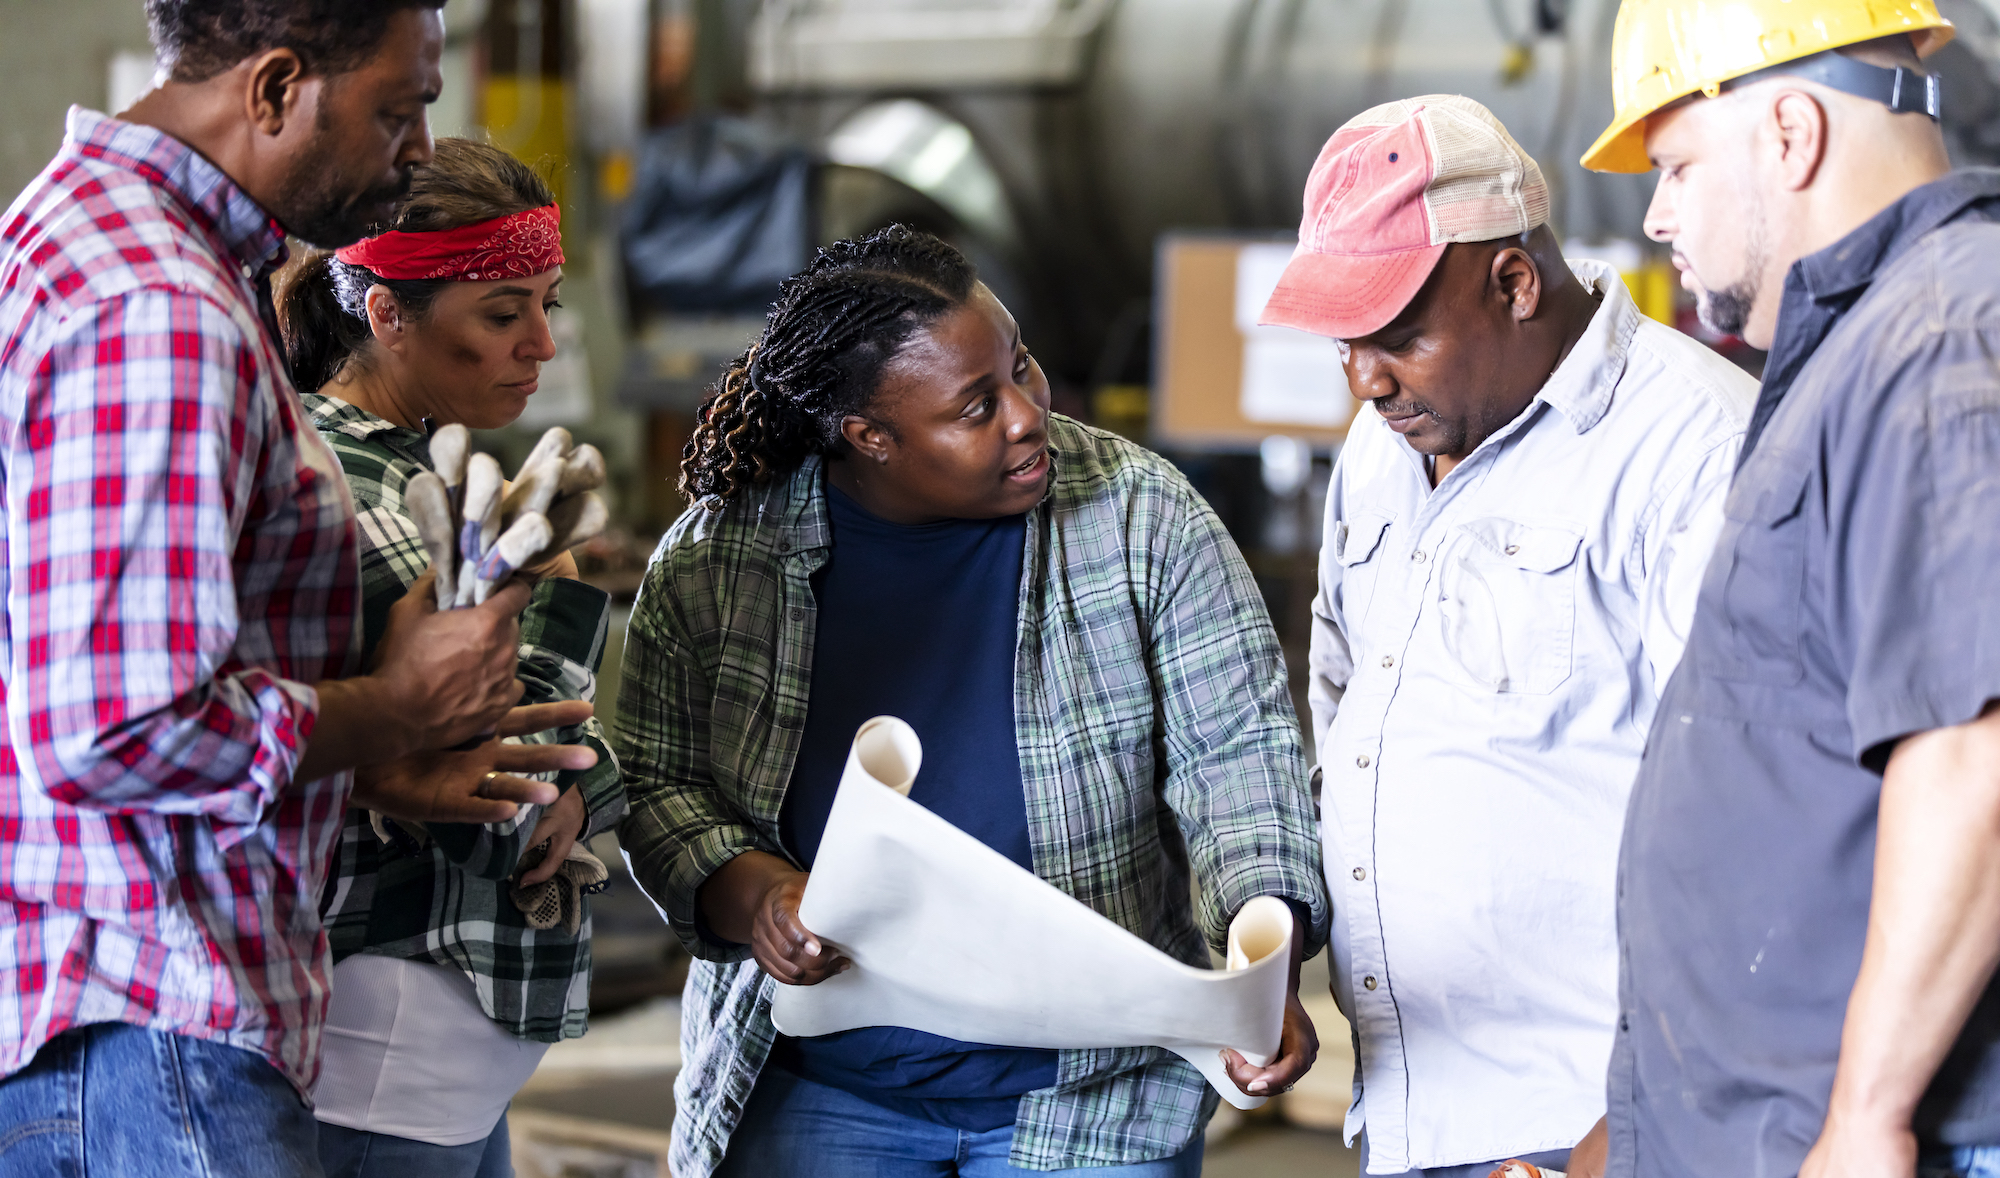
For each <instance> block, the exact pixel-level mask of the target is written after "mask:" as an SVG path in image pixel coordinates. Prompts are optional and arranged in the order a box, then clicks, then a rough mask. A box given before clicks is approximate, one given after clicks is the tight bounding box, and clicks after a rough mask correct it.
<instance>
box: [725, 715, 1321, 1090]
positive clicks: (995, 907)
mask: <svg viewBox="0 0 2000 1178" xmlns="http://www.w3.org/2000/svg"><path fill="white" fill-rule="evenodd" d="M922 758H923V750H922V747H921V745H920V743H919V742H918V740H917V735H916V733H915V732H914V731H912V730H911V728H910V726H909V725H907V724H905V723H903V722H902V721H901V720H896V719H893V718H890V717H877V718H876V719H873V720H870V721H869V722H868V723H866V724H864V725H862V727H861V730H860V732H859V733H858V734H856V736H855V740H854V746H853V749H852V751H851V752H850V753H849V755H848V762H847V771H846V773H845V775H844V776H843V777H842V778H841V782H840V789H839V792H838V794H837V795H836V796H835V799H834V804H833V812H832V814H831V815H830V816H829V817H828V819H827V824H826V833H825V835H824V836H823V837H822V839H821V842H820V850H819V857H818V860H817V861H816V862H815V863H814V864H813V871H812V875H811V877H810V879H809V882H808V883H807V884H806V887H805V895H804V899H803V901H802V902H801V903H800V905H799V910H798V912H799V918H800V920H801V922H802V923H803V926H804V928H806V929H810V930H812V933H813V934H814V935H816V936H818V937H819V938H820V939H822V940H824V941H826V942H828V943H829V947H831V946H835V945H837V946H838V947H839V949H840V950H841V951H842V952H844V953H845V954H846V956H847V957H848V958H850V959H851V960H852V961H853V964H854V968H853V969H850V970H848V971H846V972H844V973H841V974H839V975H837V976H833V977H829V978H827V979H826V980H824V981H822V982H820V983H819V984H817V985H813V986H803V987H802V986H780V987H779V989H778V993H777V997H776V999H775V1000H774V1001H773V1003H772V1007H771V1018H772V1021H773V1022H774V1023H775V1024H776V1025H777V1027H778V1029H779V1030H780V1031H783V1032H784V1033H786V1034H788V1035H800V1036H811V1035H826V1034H832V1033H833V1032H835V1031H844V1030H849V1029H852V1028H854V1027H868V1026H902V1027H910V1028H913V1029H915V1030H920V1031H926V1032H929V1033H931V1034H934V1035H943V1036H946V1037H948V1038H952V1039H960V1040H965V1041H968V1042H974V1043H992V1044H996V1045H999V1046H1005V1047H1046V1048H1096V1047H1135V1046H1147V1045H1153V1046H1160V1047H1164V1048H1166V1049H1168V1050H1170V1051H1173V1052H1175V1053H1176V1054H1178V1055H1180V1056H1181V1057H1182V1058H1184V1059H1186V1060H1187V1061H1188V1062H1189V1063H1191V1064H1193V1065H1194V1066H1195V1067H1196V1068H1197V1069H1199V1070H1200V1071H1201V1073H1202V1075H1203V1076H1205V1077H1206V1078H1207V1079H1208V1081H1209V1083H1211V1084H1212V1085H1214V1086H1215V1089H1216V1091H1218V1092H1220V1093H1221V1094H1222V1095H1223V1098H1224V1099H1226V1100H1228V1101H1229V1102H1230V1103H1231V1104H1233V1105H1236V1106H1237V1107H1238V1108H1254V1107H1256V1106H1257V1105H1259V1104H1262V1103H1263V1100H1264V1098H1263V1097H1261V1096H1247V1095H1245V1094H1244V1093H1243V1092H1242V1091H1240V1090H1239V1089H1238V1088H1237V1086H1236V1084H1235V1083H1233V1082H1232V1081H1231V1079H1230V1076H1229V1074H1228V1072H1227V1070H1226V1069H1225V1067H1224V1062H1223V1059H1222V1058H1221V1054H1220V1053H1221V1052H1222V1051H1223V1050H1224V1049H1230V1050H1233V1051H1235V1052H1236V1053H1238V1054H1240V1055H1241V1056H1242V1057H1243V1059H1244V1060H1246V1061H1248V1062H1249V1063H1250V1064H1253V1065H1256V1066H1258V1067H1262V1066H1263V1065H1265V1064H1267V1063H1270V1062H1271V1060H1272V1058H1273V1056H1275V1055H1277V1054H1278V1052H1279V1050H1280V1043H1281V1032H1282V1029H1283V1025H1284V1022H1285V1008H1286V997H1287V993H1288V991H1289V989H1290V966H1291V952H1290V950H1291V945H1292V935H1293V929H1292V924H1293V921H1292V911H1291V908H1290V907H1289V906H1288V905H1286V904H1285V902H1284V901H1282V900H1278V899H1275V898H1273V897H1269V896H1265V897H1259V898H1258V899H1255V900H1252V901H1250V902H1249V903H1248V904H1246V905H1244V906H1243V909H1242V911H1241V912H1239V913H1238V914H1237V916H1236V919H1235V921H1234V922H1232V923H1231V925H1230V929H1229V950H1230V952H1229V960H1230V968H1229V969H1227V970H1210V969H1199V968H1196V967H1194V966H1191V965H1187V964H1185V963H1183V962H1179V961H1175V960H1174V959H1172V958H1170V957H1168V956H1167V955H1166V954H1164V953H1162V952H1160V951H1159V950H1158V949H1155V948H1153V947H1152V946H1151V945H1148V944H1147V943H1146V942H1144V941H1142V940H1140V939H1139V938H1138V937H1136V936H1133V935H1132V934H1131V933H1129V932H1127V931H1125V930H1124V929H1122V928H1120V927H1118V926H1117V925H1115V924H1113V923H1112V922H1111V921H1109V920H1106V919H1105V918H1104V917H1102V916H1100V915H1098V914H1097V913H1095V912H1093V911H1091V910H1090V909H1089V908H1088V907H1086V906H1084V905H1082V904H1079V903H1078V902H1077V901H1075V900H1074V899H1071V898H1070V897H1069V896H1066V895H1064V894H1063V893H1062V892H1060V891H1058V890H1057V889H1055V888H1054V887H1051V886H1050V885H1049V884H1047V883H1045V882H1043V881H1042V880H1040V879H1037V878H1036V877H1035V876H1034V874H1033V873H1031V872H1027V871H1023V870H1022V869H1021V868H1020V867H1018V866H1016V865H1015V864H1014V863H1013V862H1012V861H1010V860H1009V859H1007V857H1006V856H1004V855H1002V854H1000V853H999V852H997V851H995V850H993V849H992V848H990V847H987V846H986V845H984V844H983V843H981V842H979V840H977V839H975V838H973V837H972V836H971V835H968V834H966V833H965V832H964V831H961V830H959V829H958V828H956V827H954V826H952V825H951V824H950V823H948V822H946V821H944V820H943V819H942V818H939V817H938V816H937V815H935V814H933V813H931V812H930V811H928V810H926V809H924V808H923V807H922V806H921V805H918V804H917V803H915V802H912V801H910V800H909V798H908V797H907V796H906V795H907V793H908V791H909V789H910V786H911V785H912V784H914V783H915V781H916V775H917V767H918V765H919V764H920V763H921V761H922ZM745 857H747V856H745ZM760 960H761V955H760ZM1307 1025H1308V1027H1309V1026H1310V1024H1309V1023H1308V1024H1307Z"/></svg>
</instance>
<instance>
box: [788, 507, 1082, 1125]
mask: <svg viewBox="0 0 2000 1178" xmlns="http://www.w3.org/2000/svg"><path fill="white" fill-rule="evenodd" d="M826 491H827V507H828V513H829V515H830V517H831V523H832V527H833V554H832V556H831V558H830V559H829V560H828V561H827V563H826V564H825V565H824V566H823V567H821V569H820V570H819V571H818V572H817V573H815V574H814V575H813V594H814V597H815V598H816V599H817V601H818V605H819V627H818V630H819V632H818V636H817V638H816V639H815V641H814V645H813V665H812V688H811V692H810V695H809V697H808V701H807V705H806V726H805V731H804V733H803V734H802V737H801V740H800V744H799V758H798V762H797V765H796V767H795V768H794V769H793V771H792V782H791V788H790V789H789V790H788V791H787V792H786V795H785V804H784V809H783V810H782V811H781V813H780V815H779V832H780V834H781V836H782V837H783V838H784V840H785V845H786V847H787V848H788V849H789V850H790V851H791V852H792V854H794V855H795V856H797V857H798V859H799V861H800V862H801V863H803V864H805V865H806V867H807V869H808V870H810V869H811V866H812V863H813V860H814V859H815V858H816V857H817V856H818V853H819V841H820V836H821V835H822V834H823V833H824V832H825V830H826V820H827V816H828V815H829V814H831V813H832V811H833V796H834V792H835V791H836V790H837V789H838V788H839V785H840V775H841V771H842V770H843V769H844V768H845V767H846V764H847V753H848V749H849V748H850V747H851V746H852V745H853V743H854V733H855V730H856V729H858V728H860V727H861V725H862V724H863V723H864V722H866V721H867V720H869V719H871V718H873V717H875V716H895V717H898V718H900V719H902V720H904V721H906V722H908V724H909V725H910V727H912V728H914V729H916V732H917V736H918V738H919V739H921V740H922V741H923V746H924V759H923V765H922V768H921V769H920V770H919V771H918V773H917V781H916V784H915V786H913V787H912V788H911V790H910V798H911V799H912V800H913V801H916V802H920V803H922V804H923V806H924V808H926V809H928V810H930V811H931V812H932V813H934V814H936V815H937V816H939V817H940V818H943V819H944V820H945V821H947V822H949V823H951V824H952V825H953V826H956V827H958V828H959V829H960V830H963V831H965V832H966V833H967V834H970V835H972V836H973V837H974V838H976V839H978V840H979V841H980V842H982V843H985V844H986V845H987V846H989V847H992V848H993V849H994V850H996V851H998V852H1000V853H1001V854H1003V855H1005V856H1007V857H1008V858H1009V859H1012V860H1013V861H1014V862H1016V863H1018V864H1020V865H1021V866H1022V867H1025V868H1028V869H1029V870H1033V868H1034V863H1033V861H1032V859H1031V858H1030V855H1029V850H1028V807H1027V799H1026V797H1025V796H1024V795H1023V794H1022V792H1021V760H1020V753H1019V749H1018V747H1017V745H1016V743H1015V736H1014V647H1015V637H1016V633H1017V630H1018V616H1019V606H1018V601H1019V596H1020V591H1021V552H1022V545H1023V543H1024V541H1025V537H1026V517H1024V516H1018V515H1016V516H1009V517H1007V518H1005V519H994V520H946V521H944V522H942V523H935V524H920V525H915V526H906V525H901V524H892V523H888V522H887V521H884V520H882V519H879V518H877V517H875V516H873V515H870V514H869V513H868V512H867V511H865V510H864V509H862V507H861V506H860V505H859V504H857V503H855V502H854V501H853V500H852V499H849V498H848V497H847V496H845V495H843V494H841V493H840V492H839V491H837V490H835V489H834V488H833V487H832V485H831V484H829V485H828V486H827V488H826ZM772 1059H773V1061H774V1062H775V1063H777V1064H778V1065H779V1066H781V1067H784V1068H786V1069H788V1070H790V1071H792V1072H795V1073H797V1074H799V1075H801V1076H804V1077H805V1078H806V1079H809V1080H812V1081H815V1082H816V1083H821V1084H827V1085H830V1086H832V1087H836V1088H840V1089H842V1090H844V1091H847V1092H851V1093H853V1094H855V1095H857V1096H860V1097H862V1098H864V1099H867V1100H870V1101H873V1102H875V1103H878V1104H881V1105H884V1106H886V1107H888V1108H892V1109H895V1110H897V1111H899V1112H903V1113H907V1114H909V1115H912V1116H919V1117H922V1118H924V1119H926V1120H930V1121H934V1122H937V1123H939V1124H943V1125H949V1126H951V1127H952V1128H955V1129H961V1130H966V1131H968V1132H985V1131H988V1130H992V1129H998V1128H1001V1127H1002V1126H1005V1125H1009V1124H1012V1123H1013V1121H1014V1115H1015V1107H1016V1105H1017V1103H1018V1101H1019V1098H1020V1096H1021V1094H1022V1093H1024V1092H1030V1091H1033V1090H1034V1089H1036V1088H1046V1087H1049V1086H1050V1085H1052V1084H1054V1083H1055V1082H1056V1053H1055V1052H1053V1051H1042V1050H1030V1049H1025V1048H1017V1047H992V1046H988V1045H985V1044H978V1043H961V1042H959V1041H958V1040H956V1039H946V1038H942V1037H940V1036H937V1035H927V1034H925V1033H923V1032H921V1031H913V1030H909V1029H907V1028H903V1027H864V1028H860V1029H857V1030H853V1031H843V1032H840V1033H838V1034H833V1035H821V1036H818V1037H815V1038H811V1039H792V1038H788V1037H782V1036H781V1037H780V1038H779V1041H778V1045H777V1047H776V1049H775V1050H774V1052H773V1054H772Z"/></svg>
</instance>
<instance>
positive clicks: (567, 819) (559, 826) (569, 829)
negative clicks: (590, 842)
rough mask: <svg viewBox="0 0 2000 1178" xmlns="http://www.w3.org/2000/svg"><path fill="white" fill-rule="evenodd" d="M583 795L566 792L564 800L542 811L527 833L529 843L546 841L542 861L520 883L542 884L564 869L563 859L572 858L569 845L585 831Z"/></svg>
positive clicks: (539, 845) (571, 845)
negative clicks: (531, 831)
mask: <svg viewBox="0 0 2000 1178" xmlns="http://www.w3.org/2000/svg"><path fill="white" fill-rule="evenodd" d="M588 817H589V816H588V815H586V814H585V813H584V809H583V797H582V795H581V794H580V793H578V792H577V791H576V790H570V791H568V792H566V793H564V794H563V796H562V798H561V800H559V801H557V802H556V804H555V805H553V806H550V807H549V808H548V809H547V810H546V811H544V812H543V813H542V819H541V821H540V822H537V823H535V829H534V833H532V834H530V835H529V836H528V846H530V847H541V846H544V844H546V849H545V851H544V853H543V855H542V861H541V862H539V863H537V864H535V866H534V867H533V868H532V869H530V870H528V871H526V872H523V873H522V875H521V882H522V883H523V884H526V885H530V886H532V885H534V884H538V883H541V882H542V881H543V880H545V879H549V878H551V877H553V876H554V875H555V873H556V872H557V871H559V870H561V869H562V865H563V861H564V860H565V859H568V858H569V852H570V848H571V847H573V846H575V845H576V840H577V836H579V835H580V834H582V833H583V825H584V822H585V821H587V819H588Z"/></svg>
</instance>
